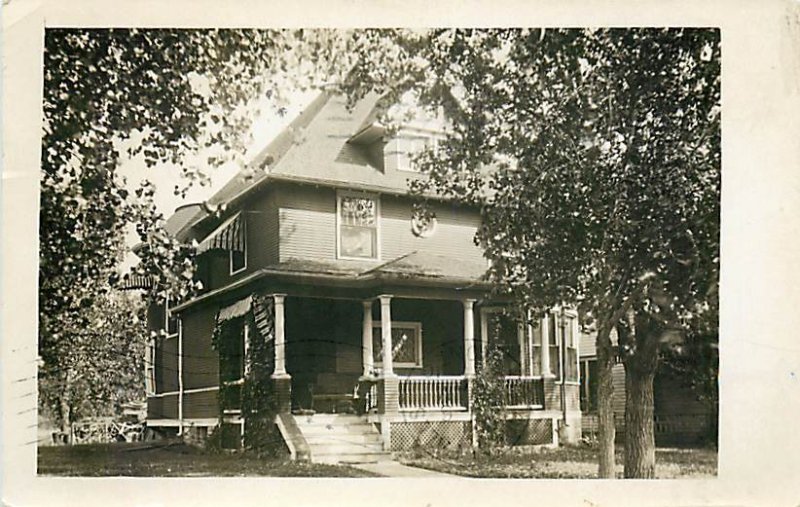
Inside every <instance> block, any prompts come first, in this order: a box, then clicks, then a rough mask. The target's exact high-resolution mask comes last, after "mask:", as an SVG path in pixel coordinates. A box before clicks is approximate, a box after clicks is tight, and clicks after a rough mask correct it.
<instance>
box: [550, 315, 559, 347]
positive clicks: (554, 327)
mask: <svg viewBox="0 0 800 507" xmlns="http://www.w3.org/2000/svg"><path fill="white" fill-rule="evenodd" d="M559 331H560V330H559V329H558V320H557V319H556V316H555V315H554V314H552V313H551V314H549V315H548V316H547V341H548V343H549V344H550V345H557V344H558V341H557V340H558V337H559V334H558V333H559Z"/></svg>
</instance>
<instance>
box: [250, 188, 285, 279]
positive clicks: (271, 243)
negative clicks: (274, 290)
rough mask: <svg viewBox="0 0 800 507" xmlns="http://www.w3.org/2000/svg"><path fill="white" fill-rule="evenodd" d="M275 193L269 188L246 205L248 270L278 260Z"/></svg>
mask: <svg viewBox="0 0 800 507" xmlns="http://www.w3.org/2000/svg"><path fill="white" fill-rule="evenodd" d="M275 193H276V192H275V190H274V189H269V190H268V191H266V192H263V193H261V194H260V195H259V196H258V197H257V198H256V199H255V200H253V201H252V202H251V203H249V204H248V206H247V209H248V221H247V268H248V271H252V270H257V269H259V268H262V267H264V266H268V265H270V264H274V263H276V262H278V206H277V203H276V202H275Z"/></svg>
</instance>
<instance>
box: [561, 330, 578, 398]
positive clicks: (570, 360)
mask: <svg viewBox="0 0 800 507" xmlns="http://www.w3.org/2000/svg"><path fill="white" fill-rule="evenodd" d="M575 321H576V317H575V316H574V315H570V314H565V315H564V353H565V354H566V357H564V367H565V370H566V378H567V382H577V381H578V337H577V336H576V335H577V333H576V328H577V326H576V325H575Z"/></svg>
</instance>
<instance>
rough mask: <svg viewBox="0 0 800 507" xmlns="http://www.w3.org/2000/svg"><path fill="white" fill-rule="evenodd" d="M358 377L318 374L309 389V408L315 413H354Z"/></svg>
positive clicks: (341, 374) (339, 374)
mask: <svg viewBox="0 0 800 507" xmlns="http://www.w3.org/2000/svg"><path fill="white" fill-rule="evenodd" d="M357 386H358V375H353V374H343V373H319V374H317V379H316V382H314V383H313V384H312V385H311V386H310V388H311V390H312V391H311V403H312V405H311V408H312V409H313V410H315V411H316V412H326V413H334V414H337V413H343V414H354V413H356V407H355V404H354V402H355V400H356V397H357V394H356V393H357Z"/></svg>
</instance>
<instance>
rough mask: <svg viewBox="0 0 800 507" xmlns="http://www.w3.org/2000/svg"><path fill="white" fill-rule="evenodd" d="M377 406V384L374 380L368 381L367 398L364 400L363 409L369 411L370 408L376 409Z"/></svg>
mask: <svg viewBox="0 0 800 507" xmlns="http://www.w3.org/2000/svg"><path fill="white" fill-rule="evenodd" d="M377 408H378V384H376V383H375V382H370V383H369V389H367V399H366V402H365V410H366V411H367V412H370V411H372V410H376V409H377Z"/></svg>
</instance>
